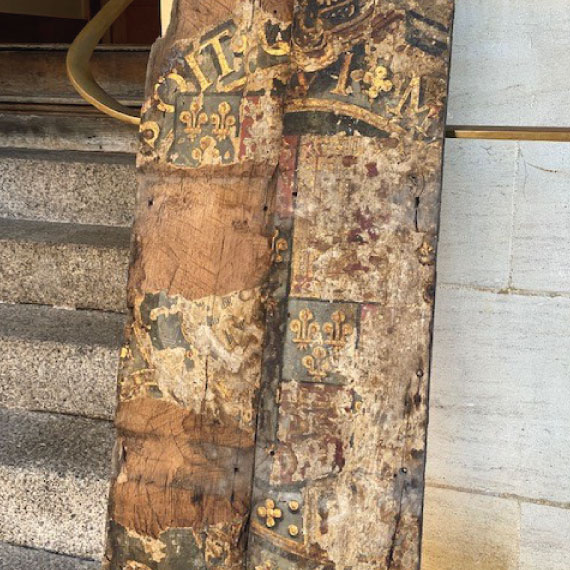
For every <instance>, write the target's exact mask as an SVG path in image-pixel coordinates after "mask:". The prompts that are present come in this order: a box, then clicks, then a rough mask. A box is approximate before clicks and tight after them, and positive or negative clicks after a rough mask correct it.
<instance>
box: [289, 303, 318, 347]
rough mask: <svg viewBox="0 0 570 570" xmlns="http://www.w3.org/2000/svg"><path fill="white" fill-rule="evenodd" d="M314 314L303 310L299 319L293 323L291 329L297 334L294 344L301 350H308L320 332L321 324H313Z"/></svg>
mask: <svg viewBox="0 0 570 570" xmlns="http://www.w3.org/2000/svg"><path fill="white" fill-rule="evenodd" d="M314 318H315V317H314V315H313V313H312V312H311V311H310V310H309V309H302V310H301V311H300V312H299V318H298V319H294V320H292V321H291V324H290V325H289V327H290V328H291V331H292V332H294V333H295V337H294V338H293V342H294V343H295V344H296V345H297V346H298V347H299V349H300V350H307V348H309V345H310V344H311V342H313V340H314V338H315V335H316V334H317V333H318V332H319V329H320V327H319V324H318V323H313V322H311V321H312V320H313V319H314Z"/></svg>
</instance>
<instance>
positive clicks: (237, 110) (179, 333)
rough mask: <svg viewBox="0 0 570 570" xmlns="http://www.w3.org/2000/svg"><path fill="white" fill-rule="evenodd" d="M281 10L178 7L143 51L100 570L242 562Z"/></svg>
mask: <svg viewBox="0 0 570 570" xmlns="http://www.w3.org/2000/svg"><path fill="white" fill-rule="evenodd" d="M291 8H292V7H291V5H290V4H289V3H288V2H287V1H284V0H262V1H258V0H255V1H254V0H247V1H244V0H216V1H215V2H213V1H211V0H192V1H189V0H180V1H179V2H178V6H177V12H176V15H175V21H174V23H173V24H172V25H171V26H170V28H169V34H168V35H167V36H166V37H165V38H164V39H163V40H160V41H159V42H158V43H157V44H156V45H155V46H154V48H153V52H152V55H151V62H150V66H149V71H148V88H147V99H146V102H145V104H144V107H143V117H142V122H141V149H140V152H139V156H138V170H139V191H138V199H137V210H136V219H135V227H134V239H133V260H132V264H131V269H130V277H129V306H130V309H131V323H130V325H129V327H128V331H127V338H128V340H127V344H126V346H125V347H124V349H123V353H122V359H121V370H120V376H119V403H118V411H117V417H116V425H117V430H118V439H117V445H116V458H115V464H116V465H115V476H114V479H113V482H112V488H111V495H110V510H109V529H108V548H107V554H106V561H105V567H106V568H110V569H113V570H119V569H120V570H125V569H128V570H135V569H136V570H141V569H143V570H146V569H153V570H154V569H156V568H161V569H169V570H174V569H182V568H184V569H186V568H214V567H215V568H242V567H243V566H244V562H245V558H244V554H245V546H246V543H247V541H246V524H247V521H248V517H249V513H250V495H251V480H252V469H253V459H254V440H255V426H256V408H257V396H258V391H259V387H260V382H261V367H262V346H263V339H264V336H265V335H264V333H265V320H264V312H263V303H264V296H265V291H264V285H265V283H266V281H267V276H268V273H269V268H270V265H271V262H272V259H273V257H274V256H273V254H272V250H271V244H272V236H273V225H272V221H273V210H274V204H275V177H274V172H275V169H276V166H277V162H278V158H279V151H280V145H281V137H282V124H283V121H282V114H283V96H284V91H285V90H284V87H285V84H286V83H287V79H288V73H289V69H290V65H289V51H290V49H289V37H290V29H291V26H290V24H291Z"/></svg>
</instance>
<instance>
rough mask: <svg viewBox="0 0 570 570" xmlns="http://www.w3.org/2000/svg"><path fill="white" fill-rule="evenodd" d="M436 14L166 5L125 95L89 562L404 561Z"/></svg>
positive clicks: (361, 3) (440, 104)
mask: <svg viewBox="0 0 570 570" xmlns="http://www.w3.org/2000/svg"><path fill="white" fill-rule="evenodd" d="M451 19H452V1H451V0H431V1H430V2H423V3H422V4H421V5H418V2H416V1H415V0H392V1H391V2H376V1H374V0H328V1H326V2H323V1H319V0H298V1H297V2H296V3H295V10H293V2H290V3H289V2H283V1H282V0H279V1H278V0H262V1H261V2H260V1H259V0H251V1H248V2H238V1H237V0H220V1H218V2H216V3H211V2H206V1H205V0H204V1H200V0H198V1H197V0H193V1H192V0H180V1H179V2H178V5H177V8H176V18H175V19H174V22H173V25H171V26H170V28H169V36H167V37H166V38H165V39H164V40H163V41H161V42H159V43H158V44H157V45H156V46H155V48H154V50H153V55H152V56H151V65H150V69H149V74H148V81H147V99H146V102H145V105H144V107H143V121H142V124H141V140H142V145H141V151H140V153H139V161H138V164H139V171H140V182H139V195H138V206H137V214H136V222H135V236H134V256H133V262H132V267H131V272H130V283H129V302H130V306H131V308H132V322H131V324H130V326H129V327H128V339H129V340H128V344H127V346H126V347H125V348H124V350H123V355H122V367H121V372H120V378H119V408H118V413H117V428H118V433H119V436H118V442H117V448H116V469H115V478H114V481H113V485H112V490H111V501H110V527H109V541H108V550H107V557H106V567H107V568H111V569H113V570H115V569H121V570H124V569H125V568H127V569H129V570H133V569H139V570H140V569H142V570H147V569H149V568H150V569H152V570H159V569H160V570H166V569H182V568H188V567H192V568H243V567H244V566H246V567H248V568H254V569H256V570H257V569H262V570H263V569H268V570H269V569H273V570H276V569H281V570H284V569H286V568H334V567H339V568H350V567H352V568H386V569H388V568H391V569H396V568H397V569H400V570H411V569H414V568H417V567H418V565H419V536H420V529H421V509H422V497H423V470H424V456H425V453H424V451H425V435H426V410H427V387H428V377H429V349H430V326H431V319H432V310H433V295H434V280H435V270H434V262H435V248H436V239H437V223H438V214H439V191H440V172H441V162H442V141H443V118H444V112H445V99H446V90H447V62H448V55H449V54H448V51H449V50H448V46H449V40H450V37H449V36H450V27H451ZM284 110H285V115H284V113H283V111H284ZM259 396H260V397H259ZM258 404H259V410H260V415H259V421H258V420H257V418H256V415H257V411H258ZM256 438H257V447H256V446H255V441H256ZM254 452H255V455H256V457H255V473H254ZM254 475H255V480H254V484H253V493H254V496H253V503H252V498H251V493H252V477H253V476H254ZM252 507H253V509H252ZM248 526H249V549H248V552H247V555H246V545H247V544H248V537H247V531H248V528H247V527H248ZM371 527H372V528H374V532H370V530H371Z"/></svg>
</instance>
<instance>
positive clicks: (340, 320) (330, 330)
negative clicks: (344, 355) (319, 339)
mask: <svg viewBox="0 0 570 570" xmlns="http://www.w3.org/2000/svg"><path fill="white" fill-rule="evenodd" d="M331 320H332V322H331V323H325V324H324V325H323V332H324V333H325V334H326V335H327V337H326V338H325V345H327V346H330V347H331V348H332V350H333V352H334V353H335V354H338V353H339V352H340V350H341V349H342V348H344V347H345V346H346V344H347V342H348V340H347V337H349V336H350V335H351V334H352V333H353V331H354V327H353V326H352V325H351V324H349V323H347V322H346V315H345V314H344V313H343V312H342V311H335V312H334V313H333V314H332V316H331Z"/></svg>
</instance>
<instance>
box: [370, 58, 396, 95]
mask: <svg viewBox="0 0 570 570" xmlns="http://www.w3.org/2000/svg"><path fill="white" fill-rule="evenodd" d="M387 77H388V70H387V69H386V68H385V67H384V66H383V65H378V66H377V67H375V68H374V69H373V70H372V71H367V72H366V73H365V74H364V78H363V80H364V83H368V85H370V87H369V88H368V89H367V90H366V93H367V94H368V97H370V99H377V98H378V95H380V93H381V92H385V93H387V92H388V91H392V89H393V88H394V84H393V83H392V82H391V81H390V80H389V79H387Z"/></svg>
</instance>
